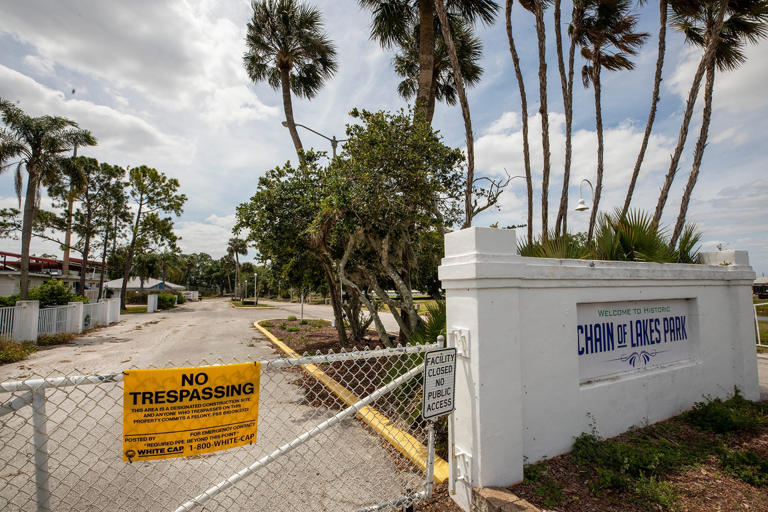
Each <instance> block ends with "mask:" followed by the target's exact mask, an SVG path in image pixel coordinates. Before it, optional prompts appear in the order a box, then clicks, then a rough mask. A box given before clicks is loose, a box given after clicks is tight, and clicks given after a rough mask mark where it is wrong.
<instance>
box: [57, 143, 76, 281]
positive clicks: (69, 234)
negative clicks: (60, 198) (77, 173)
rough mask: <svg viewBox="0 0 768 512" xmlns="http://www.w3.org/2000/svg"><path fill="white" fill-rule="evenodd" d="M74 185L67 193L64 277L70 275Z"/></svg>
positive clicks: (73, 156) (74, 150)
mask: <svg viewBox="0 0 768 512" xmlns="http://www.w3.org/2000/svg"><path fill="white" fill-rule="evenodd" d="M72 158H77V144H75V147H74V149H73V150H72ZM74 192H75V190H74V186H73V185H72V183H70V184H69V194H68V195H67V227H66V230H65V232H64V259H63V262H62V264H61V274H62V275H63V276H64V277H67V276H68V275H69V248H70V246H71V245H72V210H73V209H74V207H75V197H74Z"/></svg>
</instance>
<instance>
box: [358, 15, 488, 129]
mask: <svg viewBox="0 0 768 512" xmlns="http://www.w3.org/2000/svg"><path fill="white" fill-rule="evenodd" d="M358 2H359V4H360V5H361V6H362V7H363V8H365V9H368V10H370V11H371V13H372V15H373V21H372V23H371V39H376V40H377V41H379V43H380V44H381V45H382V46H384V47H385V48H390V47H392V46H404V45H405V44H406V43H407V41H408V39H409V38H411V37H412V31H411V28H412V27H414V26H418V30H419V38H418V44H419V53H418V55H419V58H418V62H419V67H418V83H417V87H416V113H417V114H420V115H422V116H423V118H424V119H425V120H426V119H427V118H428V116H427V113H428V106H429V95H430V91H431V90H432V82H433V79H434V71H433V68H434V66H435V34H436V32H437V31H442V28H440V27H438V25H439V21H438V20H436V19H435V18H436V4H435V0H358ZM445 7H446V9H447V10H448V12H449V13H450V14H451V16H452V17H454V16H457V17H460V18H462V19H464V20H466V21H467V22H469V23H471V24H474V23H475V22H477V21H478V20H479V21H482V22H483V23H486V24H490V23H491V22H493V19H494V17H495V15H496V10H497V9H498V7H499V6H498V4H497V3H496V2H494V1H493V0H450V1H449V2H447V5H446V6H445ZM438 19H439V16H438Z"/></svg>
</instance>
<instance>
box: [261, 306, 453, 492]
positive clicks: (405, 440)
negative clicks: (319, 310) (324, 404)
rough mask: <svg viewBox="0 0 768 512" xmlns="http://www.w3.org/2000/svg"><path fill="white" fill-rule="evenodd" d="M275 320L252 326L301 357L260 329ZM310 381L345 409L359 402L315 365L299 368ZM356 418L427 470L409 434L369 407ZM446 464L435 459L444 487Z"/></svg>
mask: <svg viewBox="0 0 768 512" xmlns="http://www.w3.org/2000/svg"><path fill="white" fill-rule="evenodd" d="M265 321H272V322H274V321H276V320H259V321H258V322H253V326H254V327H255V328H256V329H258V330H259V331H260V332H261V333H262V334H263V335H264V336H266V337H267V339H269V340H270V341H271V342H272V343H273V344H274V345H275V346H276V347H277V348H279V349H280V350H281V351H282V352H283V353H284V354H285V355H287V356H289V357H301V355H300V354H299V353H298V352H296V351H294V350H293V349H291V348H290V347H289V346H288V345H286V344H285V343H283V342H282V341H280V340H279V339H278V338H277V337H276V336H275V335H273V334H272V333H271V332H269V331H268V330H267V329H265V328H264V327H262V326H261V325H260V323H261V322H265ZM302 368H303V369H304V371H305V372H307V374H309V376H310V377H313V378H315V379H317V381H318V382H320V383H321V384H322V385H323V386H325V387H326V388H328V390H329V391H331V392H332V393H333V394H334V395H336V396H337V397H338V398H339V399H340V400H341V401H342V402H344V403H345V404H346V405H348V406H349V405H352V404H354V403H355V402H359V401H360V398H359V397H358V396H357V395H355V394H354V393H352V392H351V391H350V390H348V389H347V388H345V387H344V386H342V385H341V384H339V383H338V382H337V381H336V380H334V379H332V378H331V377H329V376H328V375H327V374H326V373H325V372H323V371H322V370H321V369H320V368H318V367H317V366H316V365H314V364H305V365H302ZM357 416H358V417H359V418H360V419H362V420H363V421H364V422H365V423H366V424H367V425H368V426H369V427H371V428H372V429H373V430H374V431H375V432H376V433H377V434H379V435H380V436H381V437H382V438H383V439H384V440H385V441H387V442H388V443H389V444H391V445H392V446H393V447H395V448H396V449H397V450H398V451H399V452H400V453H402V454H403V455H405V456H406V457H408V459H409V460H411V461H412V462H414V463H415V464H416V465H418V466H419V467H420V468H421V469H423V470H426V467H427V447H426V446H424V445H423V444H422V443H421V442H420V441H419V440H418V439H416V438H415V437H413V436H412V435H411V434H409V433H407V432H404V431H403V430H400V429H399V428H397V427H395V426H394V425H393V424H392V421H391V420H390V419H389V418H387V417H386V416H384V415H383V414H381V413H380V412H379V411H377V410H376V409H374V408H373V407H371V406H366V407H363V408H362V409H360V412H358V413H357ZM448 471H449V470H448V463H447V462H446V461H445V460H443V459H442V458H440V457H438V456H437V455H435V471H434V475H435V477H434V480H435V483H438V484H439V483H443V482H445V481H446V480H448Z"/></svg>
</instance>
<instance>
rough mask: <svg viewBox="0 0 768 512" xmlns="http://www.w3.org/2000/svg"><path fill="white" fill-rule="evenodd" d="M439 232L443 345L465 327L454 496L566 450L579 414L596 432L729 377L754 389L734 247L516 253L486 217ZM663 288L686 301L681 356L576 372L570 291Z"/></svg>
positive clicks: (511, 239) (744, 284)
mask: <svg viewBox="0 0 768 512" xmlns="http://www.w3.org/2000/svg"><path fill="white" fill-rule="evenodd" d="M445 243H446V257H445V259H444V260H443V263H442V265H441V267H440V279H441V281H442V283H443V286H444V288H445V289H446V297H447V308H448V331H449V343H451V336H450V334H451V331H452V330H455V329H464V330H466V331H468V333H469V357H468V358H466V357H465V358H461V357H460V358H459V359H458V366H457V375H456V377H457V379H456V382H457V389H456V393H457V395H456V411H455V413H454V418H453V434H452V435H453V444H454V448H455V449H456V450H460V451H464V452H467V453H470V454H471V457H472V458H471V477H470V479H471V485H470V484H469V483H468V482H464V481H458V482H456V483H454V484H453V485H454V487H455V491H456V494H455V495H454V498H455V499H456V500H457V501H458V502H459V504H460V505H462V506H463V507H464V508H467V506H468V504H469V499H470V495H471V486H493V485H508V484H511V483H514V482H517V481H520V480H521V479H522V476H523V475H522V466H523V462H524V461H527V462H535V461H537V460H539V459H542V458H545V457H551V456H554V455H558V454H561V453H565V452H568V451H569V450H570V448H571V445H572V442H573V438H574V437H575V436H577V435H579V434H580V433H582V432H588V431H589V430H590V429H591V424H594V425H595V427H596V428H597V429H598V431H599V433H600V434H601V435H603V436H606V437H608V436H613V435H616V434H618V433H621V432H623V431H625V430H627V429H628V428H629V427H631V426H633V425H644V424H646V423H654V422H656V421H659V420H663V419H665V418H668V417H670V416H673V415H676V414H678V413H680V412H682V411H684V410H686V409H687V408H689V407H690V406H691V405H692V404H693V403H694V402H696V401H700V400H701V399H702V397H703V396H704V395H710V396H720V397H726V396H728V395H730V394H732V393H733V390H734V386H737V387H738V388H739V389H740V390H741V392H742V393H743V394H744V396H746V397H747V398H750V399H757V398H758V397H759V388H758V384H757V362H756V355H755V347H754V332H753V325H752V307H751V304H752V300H751V284H752V281H753V280H754V273H753V272H752V269H751V268H750V267H749V266H748V264H747V256H746V253H743V252H740V251H737V252H735V253H734V254H731V255H728V256H727V257H728V258H730V261H732V262H733V264H730V265H727V266H722V265H719V264H718V265H678V264H674V265H672V264H652V263H633V262H604V261H585V260H555V259H541V258H523V257H520V256H517V255H516V254H515V253H516V247H515V245H516V244H515V235H514V232H513V231H508V230H496V229H489V228H470V229H467V230H462V231H458V232H455V233H450V234H448V235H447V236H446V242H445ZM721 256H723V255H722V254H720V255H718V258H716V259H712V261H715V260H717V262H718V263H722V261H720V259H722V258H721ZM665 299H689V300H688V325H687V329H688V334H689V336H690V342H689V345H690V357H689V358H688V359H686V360H682V361H676V362H674V363H672V364H669V365H667V366H664V367H657V368H652V369H643V368H642V367H640V368H638V369H632V370H631V371H627V372H625V373H621V374H616V375H613V376H610V377H604V378H601V379H597V380H584V379H582V378H581V376H580V367H579V364H580V363H579V355H578V351H577V335H576V329H577V305H578V304H579V303H595V302H600V303H603V302H605V303H610V302H623V301H638V300H665ZM454 473H455V471H454ZM455 476H456V475H455V474H454V475H453V476H452V480H453V479H454V477H455Z"/></svg>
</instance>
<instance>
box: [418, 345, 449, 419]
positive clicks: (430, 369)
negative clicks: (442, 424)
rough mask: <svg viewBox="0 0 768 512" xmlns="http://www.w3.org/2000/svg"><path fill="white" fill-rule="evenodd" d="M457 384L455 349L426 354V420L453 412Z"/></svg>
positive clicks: (423, 410) (424, 411)
mask: <svg viewBox="0 0 768 512" xmlns="http://www.w3.org/2000/svg"><path fill="white" fill-rule="evenodd" d="M455 382H456V349H455V348H443V349H440V350H433V351H431V352H427V353H426V354H424V391H423V393H424V401H423V405H422V410H421V415H422V416H423V417H424V419H428V418H436V417H438V416H444V415H446V414H450V413H451V412H453V409H454V406H455V400H454V394H455V391H456V387H455V385H454V384H455Z"/></svg>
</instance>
